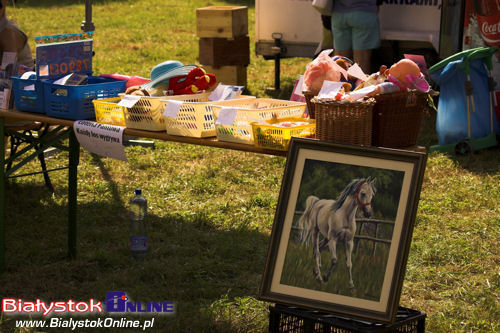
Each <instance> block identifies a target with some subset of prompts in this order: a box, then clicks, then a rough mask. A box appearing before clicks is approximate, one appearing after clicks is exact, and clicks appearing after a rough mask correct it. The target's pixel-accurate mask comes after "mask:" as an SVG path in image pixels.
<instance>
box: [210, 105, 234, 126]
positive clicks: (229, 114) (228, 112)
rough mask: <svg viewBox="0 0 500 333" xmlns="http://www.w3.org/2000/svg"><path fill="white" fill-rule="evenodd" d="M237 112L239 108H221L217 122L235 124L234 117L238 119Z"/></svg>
mask: <svg viewBox="0 0 500 333" xmlns="http://www.w3.org/2000/svg"><path fill="white" fill-rule="evenodd" d="M236 113H238V109H237V108H227V107H223V108H221V109H220V111H219V116H218V117H217V120H216V121H215V123H216V124H220V125H232V124H234V119H236Z"/></svg>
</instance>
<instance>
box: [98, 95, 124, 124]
mask: <svg viewBox="0 0 500 333" xmlns="http://www.w3.org/2000/svg"><path fill="white" fill-rule="evenodd" d="M120 101H121V98H120V97H110V98H101V99H94V100H92V103H94V110H95V119H96V121H97V122H98V123H99V124H108V125H117V126H125V118H124V116H123V109H125V108H124V107H123V106H120V105H118V104H117V103H119V102H120Z"/></svg>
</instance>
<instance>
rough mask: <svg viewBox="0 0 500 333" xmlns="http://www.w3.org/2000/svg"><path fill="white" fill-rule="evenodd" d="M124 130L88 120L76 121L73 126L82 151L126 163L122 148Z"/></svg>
mask: <svg viewBox="0 0 500 333" xmlns="http://www.w3.org/2000/svg"><path fill="white" fill-rule="evenodd" d="M124 129H125V127H122V126H114V125H105V124H99V123H96V122H95V121H90V120H77V121H75V123H74V124H73V131H74V132H75V135H76V138H77V139H78V142H79V143H80V145H81V146H82V148H83V149H85V150H88V151H90V152H91V153H94V154H98V155H101V156H104V157H111V158H115V159H117V160H121V161H127V155H126V154H125V149H124V148H123V130H124Z"/></svg>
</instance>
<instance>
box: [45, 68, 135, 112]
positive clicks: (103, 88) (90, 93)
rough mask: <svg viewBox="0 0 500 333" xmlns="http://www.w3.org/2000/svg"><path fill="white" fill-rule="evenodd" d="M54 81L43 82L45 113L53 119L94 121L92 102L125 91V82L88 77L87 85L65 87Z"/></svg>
mask: <svg viewBox="0 0 500 333" xmlns="http://www.w3.org/2000/svg"><path fill="white" fill-rule="evenodd" d="M54 81H55V80H46V81H44V82H43V89H44V98H45V113H46V114H47V115H48V116H50V117H54V118H65V119H72V120H82V119H94V118H95V112H94V104H93V103H92V100H94V99H98V98H107V97H115V96H118V94H119V93H122V92H124V91H125V84H126V81H123V80H116V79H111V78H104V77H100V76H89V80H88V84H86V85H81V86H65V85H60V84H54V83H53V82H54Z"/></svg>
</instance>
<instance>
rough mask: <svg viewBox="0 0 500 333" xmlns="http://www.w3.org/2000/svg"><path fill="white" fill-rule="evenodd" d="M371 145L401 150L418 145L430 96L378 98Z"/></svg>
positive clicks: (414, 94) (412, 93) (409, 94)
mask: <svg viewBox="0 0 500 333" xmlns="http://www.w3.org/2000/svg"><path fill="white" fill-rule="evenodd" d="M375 100H376V103H375V106H374V108H373V129H372V145H373V146H379V147H389V148H399V147H407V146H413V145H415V144H416V143H417V139H418V135H419V132H420V127H421V125H422V120H423V117H424V115H425V112H426V110H427V94H425V93H422V92H418V91H409V92H400V93H394V94H387V95H376V96H375Z"/></svg>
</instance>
